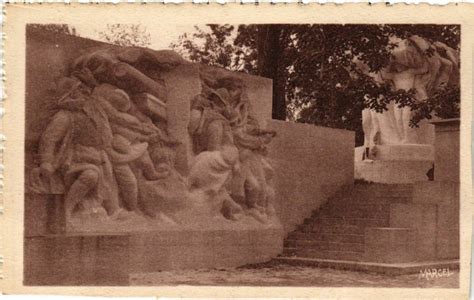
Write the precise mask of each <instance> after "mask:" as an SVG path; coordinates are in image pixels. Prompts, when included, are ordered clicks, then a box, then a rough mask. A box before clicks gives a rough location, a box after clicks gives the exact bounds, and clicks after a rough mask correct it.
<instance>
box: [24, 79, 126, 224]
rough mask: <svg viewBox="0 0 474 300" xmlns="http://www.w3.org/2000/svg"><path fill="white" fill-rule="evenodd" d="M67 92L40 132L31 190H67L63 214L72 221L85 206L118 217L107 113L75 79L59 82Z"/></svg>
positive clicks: (64, 92) (118, 210)
mask: <svg viewBox="0 0 474 300" xmlns="http://www.w3.org/2000/svg"><path fill="white" fill-rule="evenodd" d="M59 90H60V91H61V92H62V93H63V96H62V98H61V99H60V100H59V101H58V103H57V108H58V111H57V112H56V113H55V114H54V116H53V117H52V119H51V121H50V123H49V124H48V126H47V128H46V129H45V131H44V133H43V135H42V136H41V140H40V144H39V154H40V160H41V165H40V167H39V168H38V169H36V170H34V171H33V177H34V178H35V179H34V180H33V189H36V190H38V191H40V192H43V193H52V194H58V193H64V213H65V219H66V222H70V220H71V217H72V215H73V212H74V211H75V210H76V209H77V208H78V205H79V204H80V205H81V208H82V209H83V210H88V211H87V212H88V213H92V214H100V211H101V210H102V207H103V208H105V210H106V212H107V214H108V215H109V216H113V217H119V216H120V215H122V214H121V212H122V210H121V208H120V207H119V201H118V190H117V186H116V182H115V180H114V176H113V171H112V164H111V162H110V160H109V157H108V155H107V151H106V150H107V149H108V148H110V147H111V142H112V139H113V135H112V131H111V128H110V124H109V122H108V119H107V115H106V113H105V112H104V110H103V109H102V107H101V106H100V105H99V103H98V102H97V101H94V99H93V98H92V97H91V91H90V88H89V87H87V86H85V85H84V84H83V83H82V82H81V81H79V80H77V79H76V78H74V77H73V78H63V79H62V80H61V81H60V82H59Z"/></svg>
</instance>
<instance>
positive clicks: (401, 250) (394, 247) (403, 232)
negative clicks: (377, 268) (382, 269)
mask: <svg viewBox="0 0 474 300" xmlns="http://www.w3.org/2000/svg"><path fill="white" fill-rule="evenodd" d="M414 250H415V233H414V231H413V230H412V229H409V228H366V229H365V258H366V260H367V261H371V262H380V263H406V262H412V261H414V259H415V253H414Z"/></svg>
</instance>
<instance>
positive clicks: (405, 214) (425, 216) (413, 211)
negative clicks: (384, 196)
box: [390, 203, 437, 260]
mask: <svg viewBox="0 0 474 300" xmlns="http://www.w3.org/2000/svg"><path fill="white" fill-rule="evenodd" d="M436 221H437V206H436V205H430V204H398V203H397V204H392V205H391V208H390V227H403V228H410V229H412V230H413V231H414V234H415V241H416V243H415V253H416V259H417V260H430V259H434V258H435V257H436V231H437V225H436Z"/></svg>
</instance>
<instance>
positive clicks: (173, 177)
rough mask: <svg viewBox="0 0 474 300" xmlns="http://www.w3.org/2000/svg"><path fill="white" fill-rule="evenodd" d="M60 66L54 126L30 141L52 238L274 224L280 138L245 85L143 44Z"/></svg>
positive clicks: (31, 172) (32, 191) (52, 106)
mask: <svg viewBox="0 0 474 300" xmlns="http://www.w3.org/2000/svg"><path fill="white" fill-rule="evenodd" d="M64 62H67V63H68V64H69V65H66V66H60V68H62V70H60V71H58V74H57V76H56V77H57V78H55V80H54V82H53V83H51V93H50V95H49V98H48V99H49V101H48V103H47V105H48V109H47V112H46V113H47V114H48V118H47V121H45V123H44V125H43V127H42V129H40V130H38V129H37V130H36V131H33V132H32V134H30V135H29V136H28V134H27V143H29V144H32V145H33V146H32V147H31V149H34V151H32V152H33V153H32V155H31V157H33V159H32V160H31V161H29V163H27V170H26V171H27V176H28V178H27V186H26V188H27V196H29V197H31V198H39V199H43V200H45V201H48V202H49V203H48V206H49V207H50V208H51V209H50V210H49V211H47V212H46V219H47V224H48V225H47V226H48V228H47V231H49V232H54V233H62V232H92V233H94V232H134V231H153V230H164V229H176V228H178V229H179V228H181V229H184V228H196V227H197V228H201V229H203V230H205V229H215V228H220V227H224V228H236V229H242V228H253V227H255V228H267V227H269V226H270V227H272V226H274V227H276V228H279V226H280V223H279V220H278V218H277V216H276V214H275V209H274V205H273V198H274V194H275V193H274V187H273V177H274V170H273V167H272V166H271V164H270V163H269V162H268V160H267V158H266V152H267V150H266V148H267V145H268V144H269V143H271V141H272V139H273V138H274V137H275V135H276V133H275V132H274V131H271V130H267V129H265V128H264V127H263V125H264V121H263V120H259V119H258V118H259V117H261V115H258V114H256V115H255V114H253V113H252V110H251V108H250V100H249V97H248V92H247V88H246V85H245V82H244V81H243V80H242V79H240V78H239V77H238V76H232V75H229V72H220V73H219V72H217V71H216V70H212V69H205V68H203V69H200V68H199V66H197V65H195V64H190V63H187V62H185V61H184V60H183V59H182V58H181V57H180V56H179V55H177V54H176V53H174V52H171V51H159V52H156V51H152V50H148V49H144V48H126V47H125V48H124V47H111V46H107V45H103V46H99V47H94V48H92V49H90V48H89V49H87V50H86V51H84V52H83V53H78V55H77V56H76V57H73V59H72V60H71V61H67V60H64V61H63V64H64ZM59 64H60V63H59ZM32 79H33V80H36V78H32ZM43 101H44V99H43ZM43 112H44V110H43ZM27 125H28V124H27ZM35 135H36V136H35ZM28 158H29V156H28V155H27V160H28ZM27 211H28V209H27ZM27 217H28V216H27Z"/></svg>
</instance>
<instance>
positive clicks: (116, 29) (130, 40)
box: [99, 24, 151, 47]
mask: <svg viewBox="0 0 474 300" xmlns="http://www.w3.org/2000/svg"><path fill="white" fill-rule="evenodd" d="M99 37H100V39H102V40H103V41H105V42H107V43H110V44H114V45H118V46H124V47H132V46H136V47H147V46H150V44H151V37H150V34H149V33H148V32H147V31H146V28H145V27H143V26H141V25H140V24H108V25H107V29H106V30H104V31H101V32H99Z"/></svg>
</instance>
